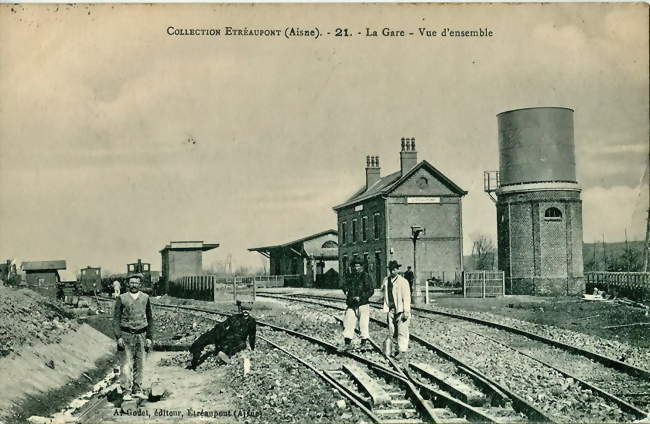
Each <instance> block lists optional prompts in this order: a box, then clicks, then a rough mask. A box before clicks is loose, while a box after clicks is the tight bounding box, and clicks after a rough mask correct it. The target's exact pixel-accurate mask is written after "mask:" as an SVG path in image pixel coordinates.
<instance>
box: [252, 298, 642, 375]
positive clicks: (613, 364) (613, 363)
mask: <svg viewBox="0 0 650 424" xmlns="http://www.w3.org/2000/svg"><path fill="white" fill-rule="evenodd" d="M257 294H258V295H259V296H267V295H266V294H265V293H257ZM290 297H300V298H302V297H305V298H310V299H322V300H326V301H330V302H332V301H334V302H341V301H343V300H344V299H342V298H339V297H329V296H317V295H316V296H312V295H308V294H292V295H290ZM371 303H372V304H373V305H374V306H376V305H379V304H380V303H379V302H371ZM411 310H414V311H417V312H420V313H424V314H432V315H442V316H447V317H450V318H455V319H459V320H464V321H470V322H473V323H476V324H480V325H485V326H488V327H493V328H497V329H499V330H504V331H508V332H510V333H514V334H518V335H520V336H525V337H528V338H530V339H533V340H536V341H539V342H542V343H546V344H549V345H551V346H554V347H557V348H559V349H562V350H565V351H568V352H571V353H574V354H577V355H581V356H585V357H587V358H589V359H592V360H594V361H596V362H600V363H602V364H603V365H605V366H608V367H610V368H614V369H617V370H619V371H623V372H625V373H627V374H630V375H632V376H636V377H641V378H644V379H646V380H650V370H647V369H644V368H640V367H636V366H634V365H630V364H626V363H625V362H622V361H619V360H617V359H614V358H612V357H610V356H607V355H602V354H600V353H596V352H592V351H590V350H588V349H584V348H580V347H577V346H572V345H570V344H567V343H564V342H561V341H558V340H553V339H550V338H548V337H544V336H542V335H539V334H535V333H532V332H530V331H526V330H522V329H519V328H515V327H510V326H508V325H505V324H499V323H496V322H492V321H487V320H484V319H481V318H474V317H470V316H467V315H462V314H456V313H453V312H444V311H437V310H434V309H426V308H421V307H416V306H412V307H411Z"/></svg>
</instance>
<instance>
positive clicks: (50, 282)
mask: <svg viewBox="0 0 650 424" xmlns="http://www.w3.org/2000/svg"><path fill="white" fill-rule="evenodd" d="M21 269H22V270H23V271H24V272H25V283H26V284H27V286H28V287H29V288H31V289H33V290H35V291H37V292H39V293H40V294H42V295H44V296H51V297H54V296H55V295H56V285H57V283H58V282H59V281H61V278H60V277H59V272H58V271H59V270H64V269H66V263H65V261H64V260H55V261H32V262H23V263H22V264H21Z"/></svg>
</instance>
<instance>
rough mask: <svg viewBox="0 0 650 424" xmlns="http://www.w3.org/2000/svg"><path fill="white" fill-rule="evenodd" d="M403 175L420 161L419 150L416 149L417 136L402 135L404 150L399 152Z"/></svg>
mask: <svg viewBox="0 0 650 424" xmlns="http://www.w3.org/2000/svg"><path fill="white" fill-rule="evenodd" d="M399 162H400V166H401V170H402V175H405V174H406V173H407V172H409V171H410V170H411V169H412V168H413V167H414V166H415V165H417V163H418V152H417V151H416V150H415V137H410V138H408V137H402V151H401V152H400V153H399Z"/></svg>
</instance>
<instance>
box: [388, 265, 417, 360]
mask: <svg viewBox="0 0 650 424" xmlns="http://www.w3.org/2000/svg"><path fill="white" fill-rule="evenodd" d="M401 266H402V265H400V264H399V263H398V262H397V261H390V262H389V263H388V271H389V273H390V274H389V275H388V276H387V277H386V278H384V281H383V283H382V285H381V288H382V290H383V291H384V308H383V310H384V312H386V313H387V320H388V334H389V337H392V338H395V337H397V346H398V349H399V351H398V352H396V353H395V357H398V356H399V355H400V354H402V353H404V352H406V351H407V350H408V348H409V324H410V321H411V290H410V288H409V283H408V281H406V279H405V278H404V277H402V276H401V275H399V274H398V273H397V270H398V269H399V268H400V267H401Z"/></svg>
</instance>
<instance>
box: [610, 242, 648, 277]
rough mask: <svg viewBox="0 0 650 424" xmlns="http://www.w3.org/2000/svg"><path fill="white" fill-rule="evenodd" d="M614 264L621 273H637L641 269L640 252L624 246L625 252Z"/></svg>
mask: <svg viewBox="0 0 650 424" xmlns="http://www.w3.org/2000/svg"><path fill="white" fill-rule="evenodd" d="M616 262H617V263H618V264H619V267H620V268H621V270H622V271H625V272H638V271H641V270H642V269H641V268H642V267H643V258H642V252H641V251H639V250H637V249H634V248H632V247H629V246H626V247H625V250H624V251H623V253H621V255H620V256H619V257H618V258H617V260H616Z"/></svg>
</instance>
